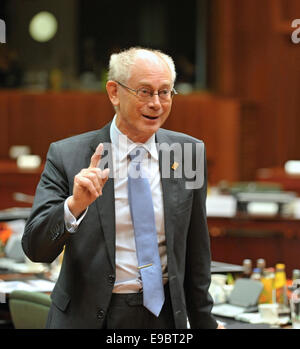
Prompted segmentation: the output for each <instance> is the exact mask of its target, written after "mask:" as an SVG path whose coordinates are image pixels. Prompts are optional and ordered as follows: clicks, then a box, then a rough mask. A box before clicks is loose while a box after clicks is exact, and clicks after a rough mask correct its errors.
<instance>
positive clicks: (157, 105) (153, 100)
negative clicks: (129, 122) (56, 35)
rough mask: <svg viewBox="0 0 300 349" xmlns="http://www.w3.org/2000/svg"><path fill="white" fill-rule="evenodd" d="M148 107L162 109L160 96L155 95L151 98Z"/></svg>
mask: <svg viewBox="0 0 300 349" xmlns="http://www.w3.org/2000/svg"><path fill="white" fill-rule="evenodd" d="M148 106H149V107H150V108H154V109H159V108H160V107H161V102H160V99H159V96H158V94H153V96H152V97H151V100H150V101H149V103H148Z"/></svg>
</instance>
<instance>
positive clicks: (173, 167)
mask: <svg viewBox="0 0 300 349" xmlns="http://www.w3.org/2000/svg"><path fill="white" fill-rule="evenodd" d="M178 166H179V163H178V162H176V161H175V162H174V164H173V165H172V170H174V171H175V170H176V169H177V167H178Z"/></svg>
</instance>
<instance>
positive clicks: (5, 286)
mask: <svg viewBox="0 0 300 349" xmlns="http://www.w3.org/2000/svg"><path fill="white" fill-rule="evenodd" d="M54 286H55V282H52V281H48V280H44V279H34V280H26V281H0V293H2V294H3V293H4V294H8V293H11V292H12V291H16V290H22V291H31V292H52V290H53V288H54Z"/></svg>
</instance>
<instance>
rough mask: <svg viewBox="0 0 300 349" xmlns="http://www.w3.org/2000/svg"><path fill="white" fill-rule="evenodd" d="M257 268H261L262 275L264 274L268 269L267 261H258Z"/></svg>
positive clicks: (261, 259)
mask: <svg viewBox="0 0 300 349" xmlns="http://www.w3.org/2000/svg"><path fill="white" fill-rule="evenodd" d="M256 267H257V268H259V269H260V270H261V275H263V274H264V271H265V269H266V261H265V259H263V258H259V259H258V260H257V261H256Z"/></svg>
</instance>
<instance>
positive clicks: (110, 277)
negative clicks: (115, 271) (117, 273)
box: [108, 275, 115, 285]
mask: <svg viewBox="0 0 300 349" xmlns="http://www.w3.org/2000/svg"><path fill="white" fill-rule="evenodd" d="M108 282H109V284H110V285H113V284H114V283H115V277H114V275H109V276H108Z"/></svg>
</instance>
